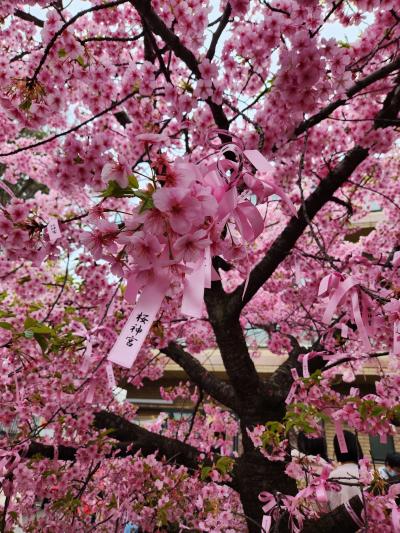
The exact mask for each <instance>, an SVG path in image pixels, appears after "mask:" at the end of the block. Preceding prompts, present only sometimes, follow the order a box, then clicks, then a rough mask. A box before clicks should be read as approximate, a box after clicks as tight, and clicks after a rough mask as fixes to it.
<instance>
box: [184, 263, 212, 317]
mask: <svg viewBox="0 0 400 533" xmlns="http://www.w3.org/2000/svg"><path fill="white" fill-rule="evenodd" d="M191 266H192V269H193V270H192V272H191V273H190V274H188V273H186V275H185V280H184V282H183V296H182V305H181V312H182V314H184V315H186V316H191V317H194V318H201V317H202V314H203V301H204V285H205V280H206V273H205V257H204V255H203V256H202V257H201V259H200V260H199V261H198V262H197V263H195V264H192V265H191Z"/></svg>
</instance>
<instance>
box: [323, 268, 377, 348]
mask: <svg viewBox="0 0 400 533" xmlns="http://www.w3.org/2000/svg"><path fill="white" fill-rule="evenodd" d="M333 276H334V275H333V274H331V275H328V276H325V278H323V280H322V281H321V284H320V287H319V291H318V294H319V296H326V295H329V302H328V305H327V307H326V309H325V312H324V315H323V317H322V322H324V323H325V324H329V323H330V321H331V320H332V317H333V315H334V313H335V311H336V308H337V306H338V305H339V303H340V301H341V300H342V299H343V297H344V296H345V295H346V294H347V293H348V292H349V291H350V290H352V289H354V288H356V287H357V286H358V285H359V284H360V282H359V281H358V280H357V279H355V278H353V277H349V278H347V279H345V280H344V281H338V280H340V278H339V276H335V277H333ZM363 296H364V295H363ZM363 296H362V301H363V308H364V312H363V313H361V309H360V300H359V294H358V290H357V289H356V290H354V291H353V292H352V295H351V302H352V313H353V317H354V321H355V323H356V325H357V329H358V332H359V334H360V336H361V340H362V342H363V344H364V349H365V351H367V352H370V351H371V349H372V348H371V343H370V341H369V337H368V328H369V326H368V317H367V314H366V313H367V311H366V308H367V299H366V297H365V298H364V297H363Z"/></svg>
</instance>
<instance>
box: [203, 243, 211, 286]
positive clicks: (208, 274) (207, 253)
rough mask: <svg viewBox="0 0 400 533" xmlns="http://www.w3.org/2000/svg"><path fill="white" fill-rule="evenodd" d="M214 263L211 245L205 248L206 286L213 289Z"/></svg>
mask: <svg viewBox="0 0 400 533" xmlns="http://www.w3.org/2000/svg"><path fill="white" fill-rule="evenodd" d="M211 269H212V263H211V250H210V247H209V246H207V248H206V249H205V250H204V288H205V289H211V280H212V272H211Z"/></svg>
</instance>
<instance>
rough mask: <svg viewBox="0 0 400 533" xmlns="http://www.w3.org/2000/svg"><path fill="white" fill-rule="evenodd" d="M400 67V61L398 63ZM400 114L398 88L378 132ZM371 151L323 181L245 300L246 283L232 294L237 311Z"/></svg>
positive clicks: (356, 151)
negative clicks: (387, 118)
mask: <svg viewBox="0 0 400 533" xmlns="http://www.w3.org/2000/svg"><path fill="white" fill-rule="evenodd" d="M398 61H399V63H398V68H399V67H400V59H399V60H398ZM399 110H400V86H399V85H397V86H396V87H395V88H394V89H393V90H392V91H391V92H390V93H389V94H388V95H387V97H386V99H385V103H384V105H383V108H382V110H381V111H380V112H379V113H378V114H377V115H376V120H377V122H376V124H375V126H374V127H375V128H384V127H387V126H390V120H385V121H382V114H385V118H386V117H390V118H393V117H395V116H397V114H398V113H399ZM368 153H369V152H368V150H367V149H366V148H363V147H361V146H358V145H356V146H355V147H354V148H352V149H351V150H349V151H348V152H347V153H346V155H345V157H344V158H343V159H342V160H341V161H340V162H339V163H338V164H337V165H336V167H335V168H334V169H332V170H330V172H329V174H328V176H327V177H326V178H325V179H324V180H322V181H321V182H320V183H319V185H318V186H317V188H316V189H315V190H314V191H313V192H312V193H311V194H310V196H309V197H308V198H307V200H306V201H305V202H304V205H303V206H301V208H300V209H299V210H298V216H297V218H296V217H292V218H291V219H290V221H289V223H288V225H287V226H286V228H285V229H284V230H283V232H282V233H281V234H280V235H279V236H278V237H277V238H276V239H275V241H274V242H273V243H272V245H271V247H270V249H269V250H268V252H267V253H266V255H265V256H264V258H263V259H262V260H261V261H260V262H259V263H258V264H257V265H256V266H255V267H254V268H253V270H252V272H251V274H250V279H249V284H248V287H247V290H246V293H245V295H244V297H243V299H242V294H243V290H244V282H243V283H242V284H241V285H240V286H239V287H237V289H236V290H235V291H234V292H233V293H232V295H231V298H232V302H231V305H233V307H234V308H236V309H240V310H241V309H243V307H244V306H245V305H246V304H247V303H248V302H249V301H250V300H251V299H252V298H253V296H254V295H255V294H256V292H257V291H258V290H259V289H260V288H261V287H262V285H263V284H264V283H265V282H266V281H268V279H269V278H270V277H271V276H272V274H273V273H274V272H275V270H276V269H277V268H278V266H279V265H280V264H281V263H282V261H283V260H284V259H285V258H286V257H287V256H288V255H289V254H290V252H291V250H292V248H293V247H294V245H295V244H296V242H297V240H298V239H299V238H300V236H301V235H302V234H303V232H304V230H305V229H306V227H307V225H308V221H311V220H312V219H313V218H314V217H315V215H316V214H317V213H318V212H319V211H320V209H322V207H324V205H325V204H326V203H327V202H328V201H330V200H331V199H332V197H333V195H334V193H335V192H336V191H337V190H338V189H339V188H340V187H341V186H342V185H343V184H344V183H345V182H346V181H347V180H348V178H350V176H351V174H352V173H353V172H354V170H355V169H356V168H357V167H358V166H359V165H360V164H361V163H362V162H363V161H365V159H366V158H367V157H368Z"/></svg>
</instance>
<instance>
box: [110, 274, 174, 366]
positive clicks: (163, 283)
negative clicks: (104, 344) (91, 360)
mask: <svg viewBox="0 0 400 533" xmlns="http://www.w3.org/2000/svg"><path fill="white" fill-rule="evenodd" d="M168 284H169V283H168V281H167V280H165V279H161V280H159V281H158V283H154V284H152V285H148V286H147V287H145V289H144V290H143V292H142V294H141V295H140V298H139V301H138V303H137V304H136V306H135V308H134V309H133V311H132V313H131V315H130V316H129V318H128V320H127V322H126V324H125V325H124V327H123V328H122V331H121V333H120V335H119V337H118V338H117V340H116V342H115V344H114V346H113V347H112V348H111V351H110V353H109V355H108V360H109V361H112V362H113V363H115V364H117V365H120V366H122V367H124V368H131V366H132V365H133V363H134V362H135V360H136V357H137V356H138V354H139V350H140V348H141V347H142V345H143V343H144V341H145V339H146V337H147V334H148V332H149V330H150V328H151V325H152V323H153V321H154V319H155V317H156V315H157V313H158V310H159V309H160V307H161V303H162V301H163V299H164V295H165V292H166V290H167V288H168Z"/></svg>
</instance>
